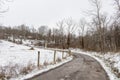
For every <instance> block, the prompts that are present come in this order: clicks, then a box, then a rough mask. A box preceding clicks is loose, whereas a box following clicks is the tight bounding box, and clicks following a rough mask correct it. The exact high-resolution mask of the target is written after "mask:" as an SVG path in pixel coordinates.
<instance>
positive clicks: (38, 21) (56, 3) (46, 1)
mask: <svg viewBox="0 0 120 80" xmlns="http://www.w3.org/2000/svg"><path fill="white" fill-rule="evenodd" d="M111 1H112V0H102V3H103V5H102V7H103V10H104V11H106V12H107V13H109V14H112V13H114V11H113V7H112V6H113V3H112V2H111ZM6 5H9V11H8V12H6V13H4V14H2V16H1V17H0V23H1V24H3V25H10V26H15V25H20V24H26V25H30V26H35V27H39V26H40V25H48V26H50V27H52V26H54V25H55V24H56V22H57V21H59V20H61V19H63V18H68V17H72V18H73V19H75V20H79V19H80V18H81V17H83V16H84V14H83V11H85V10H88V9H90V5H89V1H88V0H14V1H13V2H10V3H6ZM86 17H88V16H86Z"/></svg>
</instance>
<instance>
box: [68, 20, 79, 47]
mask: <svg viewBox="0 0 120 80" xmlns="http://www.w3.org/2000/svg"><path fill="white" fill-rule="evenodd" d="M66 27H67V48H69V47H70V42H71V38H72V34H73V33H74V32H75V30H76V29H77V27H76V24H75V22H74V21H73V19H72V18H68V19H66Z"/></svg>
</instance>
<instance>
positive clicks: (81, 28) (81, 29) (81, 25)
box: [78, 19, 87, 49]
mask: <svg viewBox="0 0 120 80" xmlns="http://www.w3.org/2000/svg"><path fill="white" fill-rule="evenodd" d="M86 24H87V22H86V20H85V19H81V20H80V21H79V25H78V26H79V29H78V32H79V37H80V36H81V40H79V41H80V44H81V45H82V49H84V33H85V26H86Z"/></svg>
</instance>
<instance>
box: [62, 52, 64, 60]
mask: <svg viewBox="0 0 120 80" xmlns="http://www.w3.org/2000/svg"><path fill="white" fill-rule="evenodd" d="M62 59H64V51H62Z"/></svg>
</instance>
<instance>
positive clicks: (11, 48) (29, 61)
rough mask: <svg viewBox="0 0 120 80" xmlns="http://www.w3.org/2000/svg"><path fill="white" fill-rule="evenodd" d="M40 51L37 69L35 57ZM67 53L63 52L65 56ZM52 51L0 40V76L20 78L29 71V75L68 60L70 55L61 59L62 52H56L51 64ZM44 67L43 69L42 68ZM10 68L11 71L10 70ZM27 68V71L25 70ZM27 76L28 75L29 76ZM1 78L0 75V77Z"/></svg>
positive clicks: (17, 79) (18, 79)
mask: <svg viewBox="0 0 120 80" xmlns="http://www.w3.org/2000/svg"><path fill="white" fill-rule="evenodd" d="M38 51H40V66H41V67H40V69H39V71H38V69H37V57H38V54H37V53H38ZM66 55H67V53H64V56H66ZM53 59H54V51H52V50H45V49H38V48H34V50H30V47H28V46H24V45H18V44H14V43H11V42H8V41H4V40H0V76H3V78H4V75H5V77H7V78H8V79H9V78H11V77H12V78H14V79H13V80H15V78H16V77H17V78H16V80H22V79H23V77H25V75H26V74H28V73H31V74H30V76H33V75H35V74H36V73H40V72H42V71H47V70H49V69H51V68H54V67H56V66H58V65H60V64H64V63H65V62H67V61H70V60H71V59H72V57H68V58H66V59H64V60H62V53H61V52H56V60H59V61H58V63H57V64H55V65H54V64H53ZM43 69H44V70H43ZM11 70H12V72H11ZM27 70H28V71H27ZM30 76H29V77H30ZM0 78H1V77H0Z"/></svg>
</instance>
